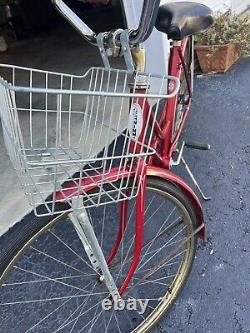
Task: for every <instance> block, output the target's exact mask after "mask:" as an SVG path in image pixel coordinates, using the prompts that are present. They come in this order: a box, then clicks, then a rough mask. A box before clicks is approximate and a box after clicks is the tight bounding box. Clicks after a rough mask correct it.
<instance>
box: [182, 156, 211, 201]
mask: <svg viewBox="0 0 250 333" xmlns="http://www.w3.org/2000/svg"><path fill="white" fill-rule="evenodd" d="M181 162H182V163H183V165H184V167H185V169H186V170H187V173H188V174H189V176H190V178H191V179H192V181H193V183H194V185H195V186H196V187H197V189H198V191H199V192H200V194H201V196H202V198H203V199H204V200H205V201H209V200H211V199H212V198H211V197H207V196H206V195H205V194H204V193H203V191H202V189H201V188H200V186H199V184H198V182H197V180H196V179H195V178H194V175H193V173H192V171H191V170H190V168H189V166H188V164H187V162H186V161H185V159H184V158H183V156H182V157H181Z"/></svg>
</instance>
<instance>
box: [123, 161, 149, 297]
mask: <svg viewBox="0 0 250 333" xmlns="http://www.w3.org/2000/svg"><path fill="white" fill-rule="evenodd" d="M142 168H143V170H144V174H143V175H142V178H143V179H142V182H141V184H140V189H139V194H138V196H137V197H136V228H135V229H136V230H135V247H134V255H133V260H132V262H131V265H130V268H129V270H128V273H127V276H126V279H125V280H124V282H123V284H122V286H121V288H120V289H119V292H120V294H121V295H122V294H123V293H124V291H125V290H126V288H127V286H128V285H129V283H130V281H131V279H132V277H133V275H134V273H135V271H136V268H137V267H138V264H139V260H140V257H141V251H142V245H143V229H144V208H145V196H146V190H145V189H146V172H145V168H144V167H142Z"/></svg>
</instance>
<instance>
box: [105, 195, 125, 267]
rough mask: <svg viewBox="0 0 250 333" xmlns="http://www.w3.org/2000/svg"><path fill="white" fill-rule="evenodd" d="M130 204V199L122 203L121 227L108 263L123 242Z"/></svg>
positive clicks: (109, 262) (108, 262)
mask: <svg viewBox="0 0 250 333" xmlns="http://www.w3.org/2000/svg"><path fill="white" fill-rule="evenodd" d="M128 204H129V202H128V200H126V201H122V202H121V203H120V223H119V229H118V233H117V237H116V241H115V244H114V246H113V248H112V250H111V253H110V256H109V258H108V260H107V264H108V265H110V264H111V262H112V260H113V259H114V257H115V256H116V254H117V252H118V250H119V247H120V244H121V241H122V238H123V235H124V232H125V230H126V226H127V221H128Z"/></svg>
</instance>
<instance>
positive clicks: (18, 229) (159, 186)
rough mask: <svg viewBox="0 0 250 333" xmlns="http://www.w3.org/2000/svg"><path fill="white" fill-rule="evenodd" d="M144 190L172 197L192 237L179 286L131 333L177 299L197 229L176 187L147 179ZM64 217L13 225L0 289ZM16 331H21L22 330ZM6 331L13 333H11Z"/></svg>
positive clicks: (4, 244) (0, 261)
mask: <svg viewBox="0 0 250 333" xmlns="http://www.w3.org/2000/svg"><path fill="white" fill-rule="evenodd" d="M147 189H148V190H153V191H155V192H156V193H160V194H161V195H162V196H163V197H166V198H172V199H173V200H174V201H173V202H176V203H177V202H178V204H179V206H178V207H179V208H180V207H182V209H183V214H184V215H185V217H186V218H187V220H188V228H189V230H188V232H189V234H190V235H191V238H190V240H188V243H189V245H188V246H189V248H188V251H189V252H188V257H187V260H186V262H185V266H183V267H184V268H183V267H182V266H180V267H181V268H178V272H179V270H180V273H178V274H180V275H181V280H180V281H179V280H178V279H179V277H178V279H177V278H176V279H177V280H178V281H177V280H176V281H177V282H178V283H179V284H178V286H177V288H176V290H175V289H174V287H173V288H172V292H169V290H167V291H166V295H163V298H162V301H161V303H159V305H158V307H157V308H156V309H155V311H154V312H153V313H152V314H151V315H150V317H149V318H147V320H145V321H143V323H142V324H140V325H138V326H137V327H136V328H135V329H134V330H133V332H138V333H139V332H140V333H141V332H148V331H149V330H150V329H151V328H152V327H153V326H154V325H155V324H156V323H157V322H158V321H159V320H160V318H161V317H162V315H163V314H165V313H166V312H167V311H168V310H169V309H170V307H171V305H172V304H173V303H174V301H175V300H176V298H177V296H178V295H179V293H180V291H181V289H182V288H183V286H184V285H185V283H186V280H187V278H188V276H189V273H190V270H191V268H192V264H193V260H194V256H195V251H196V243H197V237H196V235H194V234H193V232H194V231H195V229H196V228H197V221H196V217H195V212H194V209H193V206H192V204H191V203H190V202H189V200H188V199H187V198H186V196H185V195H184V193H183V192H182V191H181V189H180V188H179V187H178V186H175V185H173V184H172V183H169V182H167V181H166V180H163V179H160V178H157V177H148V178H147ZM184 215H183V216H184ZM64 217H65V214H62V215H59V216H57V217H42V218H37V217H34V218H33V219H31V218H30V216H29V218H28V217H27V218H25V219H24V220H23V221H22V222H20V223H18V224H16V225H15V226H14V227H13V228H12V229H11V230H10V231H9V232H8V233H7V234H6V235H4V236H3V237H2V238H1V248H2V251H1V253H0V286H1V285H3V283H4V282H5V280H6V278H7V277H8V275H9V273H10V272H11V268H12V267H14V266H15V264H16V262H17V260H18V259H19V258H22V255H23V254H25V253H26V252H25V251H26V250H27V248H28V247H29V246H30V245H32V244H34V242H35V241H37V240H38V239H39V237H40V236H41V235H43V233H44V232H46V231H47V230H49V228H52V226H53V225H56V224H57V223H58V222H60V221H61V220H62V218H64ZM185 223H186V222H185ZM181 269H183V271H181ZM177 282H176V283H177ZM0 305H1V303H0ZM19 331H20V332H21V330H19ZM8 332H9V333H12V332H11V331H8ZM39 332H40V331H39ZM41 332H43V331H41ZM44 332H45V331H44ZM110 332H112V331H110ZM131 332H132V331H131Z"/></svg>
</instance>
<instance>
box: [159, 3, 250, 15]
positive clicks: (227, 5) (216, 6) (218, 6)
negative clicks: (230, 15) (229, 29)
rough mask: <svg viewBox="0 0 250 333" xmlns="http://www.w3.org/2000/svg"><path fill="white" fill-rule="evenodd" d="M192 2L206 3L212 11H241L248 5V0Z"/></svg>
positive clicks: (249, 4)
mask: <svg viewBox="0 0 250 333" xmlns="http://www.w3.org/2000/svg"><path fill="white" fill-rule="evenodd" d="M177 1H183V0H162V3H167V2H177ZM192 1H193V2H200V3H203V4H204V5H207V6H208V7H210V8H211V9H213V10H214V11H218V10H220V11H223V10H226V9H228V8H232V9H233V10H235V11H236V12H237V13H240V12H243V11H244V10H246V9H247V7H248V6H250V0H192Z"/></svg>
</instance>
